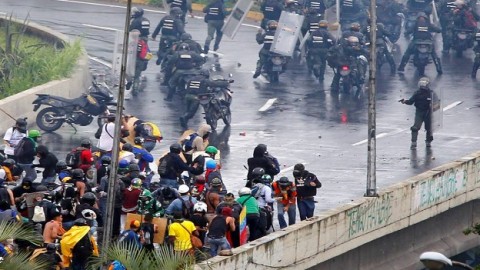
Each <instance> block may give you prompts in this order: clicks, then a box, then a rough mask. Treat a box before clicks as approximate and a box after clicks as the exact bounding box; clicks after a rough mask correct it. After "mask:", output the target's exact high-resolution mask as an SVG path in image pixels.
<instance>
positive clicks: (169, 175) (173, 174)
mask: <svg viewBox="0 0 480 270" xmlns="http://www.w3.org/2000/svg"><path fill="white" fill-rule="evenodd" d="M165 158H168V159H169V160H168V163H167V170H166V172H165V174H163V175H161V176H160V177H161V178H165V179H177V177H178V176H179V175H180V174H181V173H182V172H183V171H189V172H193V171H195V170H194V168H192V167H190V166H188V165H187V163H185V162H183V160H182V159H181V158H180V156H179V155H178V154H174V153H168V154H167V156H166V157H165Z"/></svg>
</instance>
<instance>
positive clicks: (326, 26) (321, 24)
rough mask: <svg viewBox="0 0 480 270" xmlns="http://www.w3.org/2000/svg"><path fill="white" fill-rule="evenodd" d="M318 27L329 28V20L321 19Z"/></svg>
mask: <svg viewBox="0 0 480 270" xmlns="http://www.w3.org/2000/svg"><path fill="white" fill-rule="evenodd" d="M318 27H320V28H324V29H327V28H328V21H327V20H321V21H319V22H318Z"/></svg>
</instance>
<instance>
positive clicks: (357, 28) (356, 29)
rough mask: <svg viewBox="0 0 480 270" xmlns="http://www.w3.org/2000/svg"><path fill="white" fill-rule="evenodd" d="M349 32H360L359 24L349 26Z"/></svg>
mask: <svg viewBox="0 0 480 270" xmlns="http://www.w3.org/2000/svg"><path fill="white" fill-rule="evenodd" d="M350 30H352V31H354V32H359V31H360V24H359V23H357V22H354V23H352V24H351V25H350Z"/></svg>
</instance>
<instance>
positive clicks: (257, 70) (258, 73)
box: [253, 68, 262, 79]
mask: <svg viewBox="0 0 480 270" xmlns="http://www.w3.org/2000/svg"><path fill="white" fill-rule="evenodd" d="M261 73H262V69H261V68H257V69H256V70H255V73H254V74H253V78H254V79H256V78H258V76H260V74H261Z"/></svg>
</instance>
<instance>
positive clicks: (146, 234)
mask: <svg viewBox="0 0 480 270" xmlns="http://www.w3.org/2000/svg"><path fill="white" fill-rule="evenodd" d="M142 231H143V239H144V240H145V242H144V243H143V245H144V246H149V245H153V224H142Z"/></svg>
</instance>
